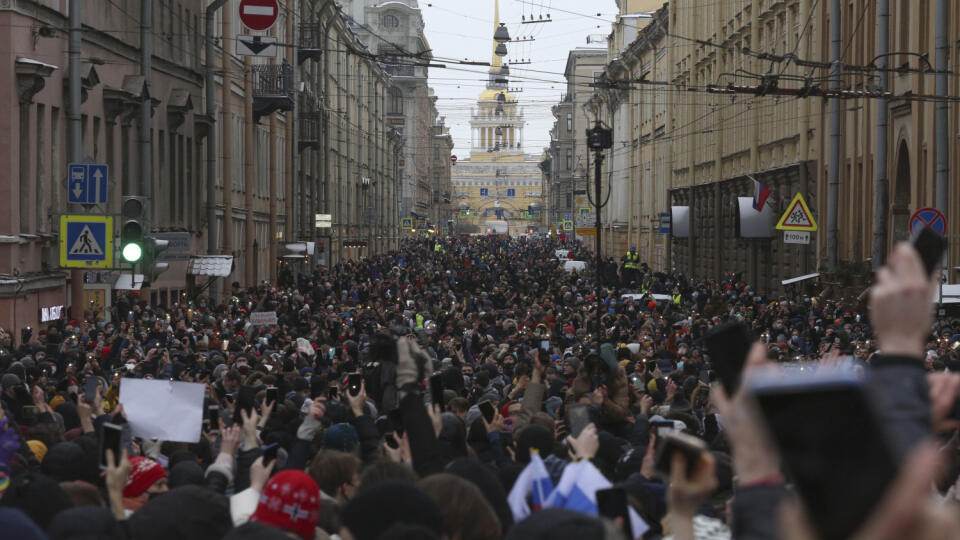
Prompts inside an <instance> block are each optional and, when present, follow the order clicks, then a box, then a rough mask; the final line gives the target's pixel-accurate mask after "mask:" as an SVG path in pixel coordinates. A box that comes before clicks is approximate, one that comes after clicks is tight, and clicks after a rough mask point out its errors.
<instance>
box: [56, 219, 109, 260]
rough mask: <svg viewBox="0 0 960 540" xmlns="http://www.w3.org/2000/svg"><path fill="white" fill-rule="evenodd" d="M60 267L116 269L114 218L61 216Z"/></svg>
mask: <svg viewBox="0 0 960 540" xmlns="http://www.w3.org/2000/svg"><path fill="white" fill-rule="evenodd" d="M60 266H61V267H63V268H110V267H112V266H113V217H112V216H90V215H63V216H60Z"/></svg>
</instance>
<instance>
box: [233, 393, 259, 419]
mask: <svg viewBox="0 0 960 540" xmlns="http://www.w3.org/2000/svg"><path fill="white" fill-rule="evenodd" d="M256 397H257V389H256V388H255V387H253V386H241V387H240V392H239V395H238V396H237V406H236V408H235V409H234V411H233V423H234V424H238V425H241V426H242V425H243V415H242V414H240V411H247V414H250V413H251V412H253V409H254V407H256Z"/></svg>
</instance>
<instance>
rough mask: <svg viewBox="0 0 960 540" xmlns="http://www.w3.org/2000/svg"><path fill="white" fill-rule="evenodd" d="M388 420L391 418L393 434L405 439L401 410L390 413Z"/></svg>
mask: <svg viewBox="0 0 960 540" xmlns="http://www.w3.org/2000/svg"><path fill="white" fill-rule="evenodd" d="M387 418H389V419H390V423H391V424H393V432H394V433H395V434H396V436H397V438H398V439H399V438H400V437H403V414H402V413H401V412H400V409H394V410H392V411H390V412H388V413H387Z"/></svg>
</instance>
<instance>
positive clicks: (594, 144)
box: [586, 119, 613, 332]
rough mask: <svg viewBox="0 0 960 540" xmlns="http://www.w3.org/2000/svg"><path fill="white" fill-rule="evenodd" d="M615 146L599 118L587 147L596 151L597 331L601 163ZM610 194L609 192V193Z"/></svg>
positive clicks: (610, 132)
mask: <svg viewBox="0 0 960 540" xmlns="http://www.w3.org/2000/svg"><path fill="white" fill-rule="evenodd" d="M611 148H613V130H612V129H609V128H605V127H603V124H602V123H601V122H600V120H599V119H598V120H597V122H596V124H594V126H593V129H588V130H587V149H588V150H593V151H594V157H593V159H594V183H593V190H594V196H593V197H591V201H590V202H591V203H593V207H594V208H595V209H596V211H597V215H596V218H595V220H594V223H595V227H596V239H597V243H596V262H595V264H596V272H597V331H598V332H599V331H601V328H600V317H602V316H603V290H602V287H603V281H604V279H603V256H602V255H601V251H602V250H601V242H600V240H601V233H600V228H601V223H600V210H601V209H602V208H603V207H604V206H606V201H604V200H603V186H602V178H601V176H600V173H601V165H602V164H603V157H604V156H603V152H604V151H605V150H609V149H611ZM586 192H587V195H588V196H589V194H590V189H589V188H588V189H586ZM608 195H609V193H608Z"/></svg>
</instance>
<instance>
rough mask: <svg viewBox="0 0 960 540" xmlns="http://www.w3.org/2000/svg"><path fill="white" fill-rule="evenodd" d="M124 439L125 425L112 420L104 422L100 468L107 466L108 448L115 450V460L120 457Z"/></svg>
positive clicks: (101, 437)
mask: <svg viewBox="0 0 960 540" xmlns="http://www.w3.org/2000/svg"><path fill="white" fill-rule="evenodd" d="M122 441H123V427H122V426H118V425H117V424H112V423H110V422H104V423H103V432H102V435H101V436H100V468H101V469H106V468H107V450H111V451H112V452H113V459H114V461H116V460H118V459H120V447H121V444H122Z"/></svg>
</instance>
